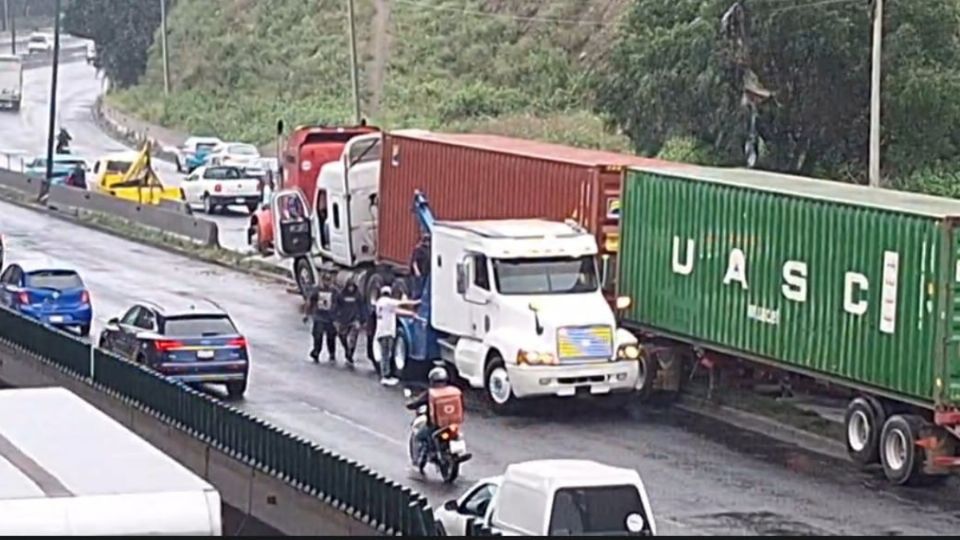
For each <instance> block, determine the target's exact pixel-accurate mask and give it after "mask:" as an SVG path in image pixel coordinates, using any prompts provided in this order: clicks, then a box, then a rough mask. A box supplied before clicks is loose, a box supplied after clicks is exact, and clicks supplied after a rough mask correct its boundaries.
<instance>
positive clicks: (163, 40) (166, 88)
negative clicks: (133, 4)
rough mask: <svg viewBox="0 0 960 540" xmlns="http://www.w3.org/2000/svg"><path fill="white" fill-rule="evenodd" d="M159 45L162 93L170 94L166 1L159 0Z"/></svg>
mask: <svg viewBox="0 0 960 540" xmlns="http://www.w3.org/2000/svg"><path fill="white" fill-rule="evenodd" d="M160 47H161V48H162V49H163V94H164V95H168V94H170V62H169V61H168V60H167V1H166V0H160Z"/></svg>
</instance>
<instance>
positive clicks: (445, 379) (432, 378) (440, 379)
mask: <svg viewBox="0 0 960 540" xmlns="http://www.w3.org/2000/svg"><path fill="white" fill-rule="evenodd" d="M427 381H428V385H429V386H428V387H427V388H426V389H425V390H424V391H423V392H422V393H421V394H420V395H419V396H418V397H416V398H415V399H413V400H411V401H410V402H408V403H407V405H406V407H407V409H409V410H412V411H416V410H417V409H419V408H420V407H427V421H426V422H424V424H423V425H422V426H421V427H420V429H419V430H418V431H417V437H416V440H417V449H418V451H419V455H418V456H417V468H418V469H419V470H420V474H423V469H424V467H426V466H427V458H428V457H429V455H430V438H431V436H432V434H433V432H434V430H436V429H437V427H436V419H435V418H433V411H431V410H430V409H431V407H430V390H431V389H434V390H439V389H441V388H446V387H448V386H450V377H449V376H448V375H447V370H446V369H444V368H442V367H440V366H437V367H434V368H433V369H431V370H430V372H429V373H428V374H427ZM461 399H462V398H461ZM461 408H462V403H461Z"/></svg>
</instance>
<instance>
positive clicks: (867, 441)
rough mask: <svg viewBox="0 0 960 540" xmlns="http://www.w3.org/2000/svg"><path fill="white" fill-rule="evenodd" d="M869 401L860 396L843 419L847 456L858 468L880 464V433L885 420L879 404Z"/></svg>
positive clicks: (851, 404)
mask: <svg viewBox="0 0 960 540" xmlns="http://www.w3.org/2000/svg"><path fill="white" fill-rule="evenodd" d="M871 401H873V400H870V399H868V398H865V397H862V396H861V397H858V398H855V399H854V400H853V401H851V402H850V404H849V405H848V406H847V413H846V414H845V415H844V418H843V423H844V426H845V427H846V429H845V430H844V432H845V433H846V437H845V439H846V446H847V454H848V455H849V456H850V459H851V460H852V461H853V462H854V463H856V464H858V465H860V466H866V465H875V464H877V463H879V462H880V433H881V431H882V430H883V427H884V422H885V420H886V418H885V417H884V416H885V415H884V413H883V409H882V407H879V403H872V402H871Z"/></svg>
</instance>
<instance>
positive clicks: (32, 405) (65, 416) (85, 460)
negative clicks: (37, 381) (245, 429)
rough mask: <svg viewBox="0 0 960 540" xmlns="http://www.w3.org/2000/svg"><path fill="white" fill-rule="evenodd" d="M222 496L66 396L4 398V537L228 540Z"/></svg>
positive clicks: (0, 528) (10, 393) (62, 392)
mask: <svg viewBox="0 0 960 540" xmlns="http://www.w3.org/2000/svg"><path fill="white" fill-rule="evenodd" d="M221 511H222V510H221V501H220V494H219V493H218V492H217V490H216V489H214V487H213V486H211V485H210V484H209V483H207V482H206V481H205V480H203V479H202V478H200V477H198V476H197V475H195V474H193V473H192V472H190V471H189V470H187V468H186V467H184V466H183V465H180V464H179V463H177V462H176V461H174V460H173V459H172V458H170V457H168V456H167V455H166V454H164V453H163V452H161V451H160V450H158V449H157V448H155V447H153V446H152V445H150V444H149V443H148V442H146V441H144V440H143V439H141V438H140V437H138V436H137V435H136V434H134V433H132V432H131V431H129V430H128V429H127V428H125V427H124V426H122V425H121V424H119V423H118V422H116V421H114V420H113V419H112V418H110V417H109V416H107V415H105V414H104V413H102V412H100V411H99V410H97V409H96V408H95V407H94V406H93V405H90V404H89V403H87V402H86V401H84V400H82V399H80V398H79V397H77V396H76V395H75V394H73V393H71V392H70V391H68V390H66V389H63V388H29V389H26V388H25V389H8V390H0V536H34V535H43V536H72V535H79V536H145V535H162V536H181V535H186V536H221V535H222V533H223V531H222V529H223V525H222V518H221Z"/></svg>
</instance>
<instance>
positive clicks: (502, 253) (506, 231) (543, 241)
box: [435, 219, 597, 258]
mask: <svg viewBox="0 0 960 540" xmlns="http://www.w3.org/2000/svg"><path fill="white" fill-rule="evenodd" d="M435 231H436V232H438V233H440V234H449V235H451V236H456V237H459V238H462V239H464V240H466V241H468V242H471V243H472V245H471V247H472V248H474V249H480V250H482V252H483V253H486V254H487V255H489V256H491V257H502V258H512V257H580V256H583V255H594V254H596V253H597V244H596V239H595V238H594V237H593V235H592V234H590V233H589V232H587V231H586V230H584V229H582V228H580V227H579V226H577V225H575V224H570V223H565V222H562V221H550V220H546V219H498V220H476V221H437V222H436V223H435Z"/></svg>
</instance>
